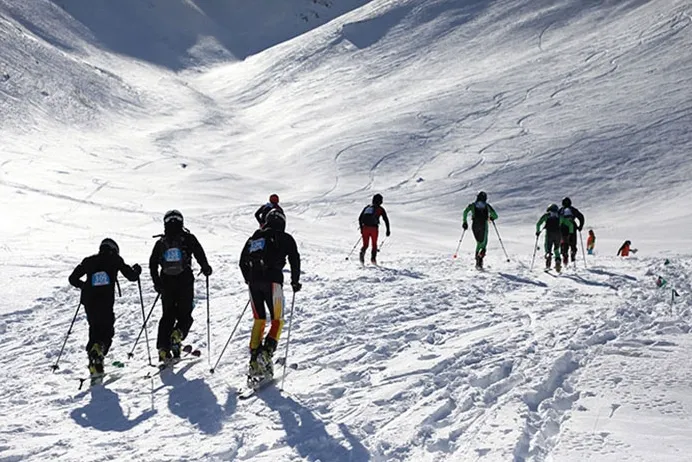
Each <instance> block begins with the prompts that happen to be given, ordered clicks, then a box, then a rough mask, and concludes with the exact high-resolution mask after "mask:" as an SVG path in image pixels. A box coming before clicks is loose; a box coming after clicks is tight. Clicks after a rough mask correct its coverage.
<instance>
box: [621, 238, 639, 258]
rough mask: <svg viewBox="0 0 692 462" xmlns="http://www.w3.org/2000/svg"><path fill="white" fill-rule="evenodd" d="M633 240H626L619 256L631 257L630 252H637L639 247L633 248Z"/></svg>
mask: <svg viewBox="0 0 692 462" xmlns="http://www.w3.org/2000/svg"><path fill="white" fill-rule="evenodd" d="M631 247H632V242H631V241H625V242H624V243H623V244H622V245H621V246H620V248H619V249H618V256H623V257H629V255H630V252H632V253H633V254H634V253H637V249H633V248H631Z"/></svg>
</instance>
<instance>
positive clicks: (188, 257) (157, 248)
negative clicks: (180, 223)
mask: <svg viewBox="0 0 692 462" xmlns="http://www.w3.org/2000/svg"><path fill="white" fill-rule="evenodd" d="M171 249H179V250H180V260H181V261H180V263H181V265H182V268H181V271H180V273H179V274H166V272H165V268H166V265H167V262H166V259H165V256H166V254H167V251H169V250H171ZM192 256H194V257H195V260H197V263H199V266H200V267H202V269H204V268H207V267H209V262H208V261H207V256H206V254H205V253H204V249H203V248H202V245H201V244H200V243H199V241H198V240H197V238H196V237H195V235H194V234H192V233H190V232H188V231H183V232H181V233H179V234H175V235H172V236H166V235H163V236H161V238H160V239H159V240H158V241H156V244H154V249H153V250H152V251H151V256H150V257H149V272H150V273H151V279H152V281H153V282H154V286H155V287H160V285H161V284H162V283H163V284H178V283H181V282H188V283H192V282H193V281H194V279H195V278H194V275H193V274H192ZM159 267H161V272H159Z"/></svg>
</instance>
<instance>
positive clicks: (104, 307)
mask: <svg viewBox="0 0 692 462" xmlns="http://www.w3.org/2000/svg"><path fill="white" fill-rule="evenodd" d="M84 311H86V315H87V322H88V323H89V341H88V342H87V345H86V351H87V353H88V352H89V351H91V347H93V346H94V344H96V343H100V344H101V346H102V347H103V355H104V356H106V354H107V353H108V350H110V348H111V343H113V336H114V335H115V328H114V327H113V326H114V325H115V315H114V314H113V304H112V303H110V304H108V303H105V304H98V303H95V304H93V305H88V306H86V305H85V306H84Z"/></svg>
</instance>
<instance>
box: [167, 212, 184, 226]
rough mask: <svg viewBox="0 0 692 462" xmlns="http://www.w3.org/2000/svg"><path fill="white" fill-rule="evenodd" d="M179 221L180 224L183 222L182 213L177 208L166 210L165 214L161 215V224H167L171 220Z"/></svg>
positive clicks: (171, 221)
mask: <svg viewBox="0 0 692 462" xmlns="http://www.w3.org/2000/svg"><path fill="white" fill-rule="evenodd" d="M176 221H177V222H180V224H181V225H182V224H183V214H182V213H180V211H179V210H169V211H168V212H166V214H165V215H164V216H163V224H164V225H167V224H169V223H173V222H176Z"/></svg>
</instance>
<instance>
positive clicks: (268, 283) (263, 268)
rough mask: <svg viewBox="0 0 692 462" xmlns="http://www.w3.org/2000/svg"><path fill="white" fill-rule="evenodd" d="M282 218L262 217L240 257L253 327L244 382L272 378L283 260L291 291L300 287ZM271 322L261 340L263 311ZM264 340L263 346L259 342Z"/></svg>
mask: <svg viewBox="0 0 692 462" xmlns="http://www.w3.org/2000/svg"><path fill="white" fill-rule="evenodd" d="M285 229H286V217H285V216H284V215H283V214H282V213H281V212H280V211H279V210H272V211H270V212H269V213H268V214H267V216H266V224H265V226H264V228H262V229H258V230H257V231H255V232H254V234H253V235H252V236H251V237H250V239H248V240H247V242H246V243H245V245H244V246H243V251H242V253H241V254H240V270H241V272H242V273H243V279H244V280H245V283H246V284H248V287H249V289H250V301H251V303H252V314H253V316H254V319H255V321H254V323H253V325H252V334H251V336H250V365H249V370H248V382H252V381H258V380H261V379H262V378H264V377H272V376H273V374H274V370H273V365H272V357H273V355H274V351H276V347H277V345H278V343H279V337H280V336H281V330H282V328H283V324H284V319H283V310H284V293H283V282H284V275H283V268H284V266H285V265H286V257H288V262H289V264H290V266H291V288H292V289H293V292H294V293H295V292H298V291H300V289H301V288H302V285H301V284H300V255H299V254H298V247H297V246H296V241H295V240H294V239H293V237H292V236H291V235H290V234H288V233H286V232H285ZM265 305H266V308H268V309H269V317H270V318H271V327H270V329H269V334H268V335H267V336H266V337H264V328H265V325H266V322H267V311H266V309H265ZM263 337H264V342H263Z"/></svg>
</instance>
